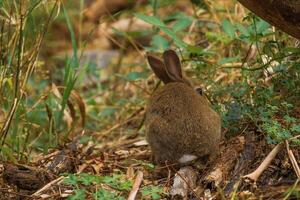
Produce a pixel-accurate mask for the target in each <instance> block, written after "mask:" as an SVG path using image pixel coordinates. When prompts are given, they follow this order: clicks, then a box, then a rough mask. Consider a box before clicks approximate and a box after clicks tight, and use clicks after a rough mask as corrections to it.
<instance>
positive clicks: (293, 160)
mask: <svg viewBox="0 0 300 200" xmlns="http://www.w3.org/2000/svg"><path fill="white" fill-rule="evenodd" d="M285 144H286V149H287V153H288V156H289V158H290V161H291V163H292V165H293V168H294V171H295V173H296V175H297V177H298V179H300V168H299V165H298V163H297V160H296V158H295V156H294V153H293V151H292V150H291V149H290V145H289V142H288V141H287V140H286V141H285Z"/></svg>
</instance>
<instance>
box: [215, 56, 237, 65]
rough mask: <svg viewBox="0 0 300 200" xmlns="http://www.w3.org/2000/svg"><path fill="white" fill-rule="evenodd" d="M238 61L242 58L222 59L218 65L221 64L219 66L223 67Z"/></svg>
mask: <svg viewBox="0 0 300 200" xmlns="http://www.w3.org/2000/svg"><path fill="white" fill-rule="evenodd" d="M238 60H240V57H229V58H223V59H221V60H220V61H219V62H218V64H219V65H223V64H225V63H232V62H236V61H238Z"/></svg>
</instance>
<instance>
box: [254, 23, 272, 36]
mask: <svg viewBox="0 0 300 200" xmlns="http://www.w3.org/2000/svg"><path fill="white" fill-rule="evenodd" d="M269 27H270V24H269V23H267V22H266V21H264V20H262V19H260V20H259V21H258V23H257V24H256V32H257V34H262V33H263V32H264V31H266V30H267V29H268V28H269Z"/></svg>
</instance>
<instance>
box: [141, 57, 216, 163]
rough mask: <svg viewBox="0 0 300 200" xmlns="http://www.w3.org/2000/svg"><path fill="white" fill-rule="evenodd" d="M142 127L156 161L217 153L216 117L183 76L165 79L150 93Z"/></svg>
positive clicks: (204, 99) (174, 160)
mask: <svg viewBox="0 0 300 200" xmlns="http://www.w3.org/2000/svg"><path fill="white" fill-rule="evenodd" d="M175 55H176V54H175ZM148 60H149V58H148ZM149 62H150V61H149ZM150 65H151V63H150ZM152 68H153V67H152ZM170 79H171V78H170ZM163 81H164V80H163ZM164 82H165V81H164ZM145 127H146V139H147V141H148V143H149V144H150V147H151V150H152V152H153V154H154V157H155V160H156V161H157V162H159V163H163V162H165V161H170V162H180V161H181V158H183V157H184V156H187V157H189V156H191V157H197V158H201V157H208V156H211V155H216V154H218V150H219V141H220V138H221V122H220V117H219V115H218V114H217V113H216V112H215V111H214V110H213V109H211V108H210V105H209V103H208V102H207V100H206V98H205V97H204V96H201V95H199V94H198V93H197V92H196V91H195V90H194V89H193V88H192V87H191V86H190V85H189V84H187V83H186V81H184V80H183V79H182V81H179V82H177V81H170V82H167V84H166V85H165V86H164V87H162V88H160V89H159V90H158V91H156V92H155V93H154V94H153V96H152V97H151V98H150V102H149V104H148V107H147V111H146V121H145Z"/></svg>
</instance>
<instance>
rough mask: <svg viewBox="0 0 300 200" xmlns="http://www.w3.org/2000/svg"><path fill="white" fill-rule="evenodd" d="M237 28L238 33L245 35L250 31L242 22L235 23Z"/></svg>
mask: <svg viewBox="0 0 300 200" xmlns="http://www.w3.org/2000/svg"><path fill="white" fill-rule="evenodd" d="M236 27H237V29H238V30H239V31H240V33H241V34H242V35H244V36H246V37H249V36H250V32H249V31H248V29H247V28H246V27H244V26H243V25H242V24H239V23H238V24H236Z"/></svg>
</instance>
